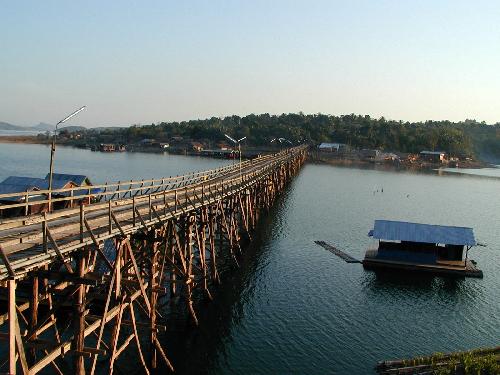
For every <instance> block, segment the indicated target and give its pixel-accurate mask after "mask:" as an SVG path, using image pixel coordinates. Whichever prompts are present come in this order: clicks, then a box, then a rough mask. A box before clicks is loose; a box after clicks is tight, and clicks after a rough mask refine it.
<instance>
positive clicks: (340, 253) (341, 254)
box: [314, 241, 361, 263]
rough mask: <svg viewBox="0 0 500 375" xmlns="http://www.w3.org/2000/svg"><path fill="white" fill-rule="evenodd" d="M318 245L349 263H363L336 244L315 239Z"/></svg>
mask: <svg viewBox="0 0 500 375" xmlns="http://www.w3.org/2000/svg"><path fill="white" fill-rule="evenodd" d="M314 242H315V243H316V244H317V245H319V246H321V247H322V248H324V249H325V250H328V251H329V252H331V253H332V254H335V255H336V256H338V257H339V258H341V259H343V260H345V261H346V262H347V263H361V262H360V261H359V260H357V259H355V258H353V257H352V256H350V255H349V254H346V253H344V252H343V251H342V250H339V249H337V248H336V247H335V246H332V245H330V244H328V243H326V242H325V241H314Z"/></svg>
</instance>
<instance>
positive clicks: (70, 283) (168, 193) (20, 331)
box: [0, 147, 306, 375]
mask: <svg viewBox="0 0 500 375" xmlns="http://www.w3.org/2000/svg"><path fill="white" fill-rule="evenodd" d="M305 156H306V153H305V148H304V147H296V148H292V149H289V150H286V151H283V152H280V153H277V154H274V155H271V156H269V157H265V158H259V159H255V160H253V161H251V162H246V163H245V164H244V166H242V170H241V172H240V170H239V166H238V165H236V166H234V167H233V166H230V167H224V168H223V169H220V170H217V171H216V172H212V173H211V172H210V171H208V172H198V173H195V174H190V175H189V176H190V177H189V178H184V179H182V178H180V179H179V178H176V181H177V183H175V184H174V185H172V184H171V181H170V182H169V183H166V182H159V183H158V184H157V185H155V187H151V186H148V187H146V186H142V189H143V190H141V186H140V185H139V187H136V188H130V189H127V188H126V189H123V188H120V187H118V186H115V187H114V188H113V189H114V190H113V191H114V192H115V193H116V194H115V195H114V196H113V195H112V193H110V192H109V190H108V191H107V193H108V194H111V195H109V196H107V195H105V194H102V195H101V197H104V198H103V199H101V200H99V201H97V202H94V203H92V204H88V205H84V204H83V202H82V201H80V202H79V207H76V208H67V209H61V210H57V211H54V212H51V213H44V214H39V215H31V216H23V217H17V218H13V219H9V220H3V221H1V222H0V256H1V258H2V262H0V292H1V293H0V297H2V296H3V297H2V298H3V300H4V302H5V303H2V304H0V329H1V330H2V332H1V334H0V352H1V353H5V354H7V353H8V355H4V358H3V359H1V360H0V371H8V372H9V373H10V374H15V373H16V371H17V372H22V373H23V374H31V375H34V374H37V373H40V372H41V371H43V372H44V373H49V372H50V373H59V374H62V373H73V374H81V375H83V374H87V373H88V374H90V375H94V374H96V373H103V372H106V373H109V374H112V373H113V371H114V369H120V372H126V371H127V370H126V369H125V368H119V366H121V364H120V363H119V362H118V361H119V360H120V358H121V355H122V353H124V352H125V350H134V351H135V353H136V357H135V360H136V361H135V362H134V367H135V366H137V368H134V370H137V371H141V369H140V368H141V365H142V372H143V373H146V374H151V373H159V372H162V373H163V372H164V371H168V370H170V371H174V365H175V363H174V362H173V361H170V360H169V358H168V356H167V350H166V345H165V342H163V340H162V339H161V336H160V335H159V334H160V332H164V331H165V330H166V329H167V326H168V325H169V324H170V322H169V320H168V316H167V314H165V311H164V310H165V306H166V304H169V306H174V305H175V306H176V308H180V309H181V310H180V311H184V312H185V313H186V314H187V315H188V316H189V317H190V322H192V323H193V324H194V325H199V324H203V322H199V321H198V317H197V316H198V315H197V310H199V309H201V308H202V306H203V305H201V304H198V302H200V301H203V300H205V299H212V294H211V290H213V289H214V288H215V287H216V286H217V285H218V284H220V283H221V282H222V281H223V278H222V277H220V276H219V274H220V273H222V272H226V271H227V270H228V268H227V267H228V266H232V265H235V266H239V264H240V263H239V262H240V261H244V258H242V255H243V253H244V250H245V249H244V247H243V246H242V245H243V243H244V242H245V241H246V240H251V239H252V237H253V235H254V233H255V232H254V231H255V230H256V229H257V225H258V223H259V221H260V220H261V219H260V218H261V216H262V215H263V214H265V213H266V212H268V210H269V209H270V208H271V207H272V206H273V204H274V202H275V201H276V199H277V197H278V196H279V194H280V193H281V192H282V191H283V190H284V189H285V186H286V185H287V184H288V183H289V181H290V180H291V179H292V178H293V176H295V175H296V174H297V173H298V171H299V170H300V167H301V166H302V164H303V162H304V160H305ZM207 175H208V176H210V177H209V178H205V177H204V176H207ZM160 181H161V180H160ZM115 185H117V184H115ZM108 186H109V185H108ZM159 186H161V188H160V189H157V187H159ZM132 189H135V190H132ZM147 189H149V190H147ZM117 192H119V193H117ZM136 192H139V193H137V194H136ZM105 244H106V246H105ZM0 299H1V298H0ZM6 326H7V327H6ZM4 343H5V344H4ZM131 343H132V345H130V344H131ZM2 345H5V346H2ZM159 361H161V362H159ZM122 364H123V363H122ZM49 366H50V368H49ZM161 366H165V367H163V368H162V367H161Z"/></svg>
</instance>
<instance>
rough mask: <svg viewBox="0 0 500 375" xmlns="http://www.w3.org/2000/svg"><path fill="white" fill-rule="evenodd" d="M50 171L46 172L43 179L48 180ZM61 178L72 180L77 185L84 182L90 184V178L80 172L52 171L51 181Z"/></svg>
mask: <svg viewBox="0 0 500 375" xmlns="http://www.w3.org/2000/svg"><path fill="white" fill-rule="evenodd" d="M49 177H50V173H47V176H45V179H46V180H48V179H49ZM55 180H63V181H73V182H74V183H75V184H77V185H78V186H81V185H84V184H85V183H87V184H90V180H89V179H88V177H87V176H84V175H82V174H66V173H54V174H52V181H55Z"/></svg>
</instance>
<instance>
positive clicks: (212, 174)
mask: <svg viewBox="0 0 500 375" xmlns="http://www.w3.org/2000/svg"><path fill="white" fill-rule="evenodd" d="M273 157H274V154H272V155H265V156H262V157H260V158H258V159H254V160H258V161H259V162H264V161H267V160H269V159H271V158H273ZM254 160H246V161H244V162H242V164H241V167H242V168H245V167H246V166H248V165H249V164H251V163H253V162H254ZM239 168H240V165H239V164H237V163H235V164H231V165H227V166H224V167H220V168H216V169H211V170H207V171H196V172H191V173H188V174H185V175H181V176H174V177H172V176H169V177H164V178H158V179H149V180H144V179H143V180H135V181H134V180H130V181H118V182H115V183H105V184H100V185H89V186H78V187H72V188H64V189H52V190H31V191H21V192H15V193H5V194H0V201H3V202H6V201H12V202H19V203H12V204H11V203H8V204H5V203H4V204H1V203H0V217H2V213H3V212H5V211H7V210H12V209H15V208H22V209H24V215H23V216H28V215H29V210H30V207H32V206H40V205H48V204H49V203H51V204H54V203H63V204H65V205H66V206H69V207H73V206H74V205H75V203H76V204H78V202H80V201H82V200H85V199H87V200H89V199H91V200H93V201H95V202H102V201H109V200H117V199H122V198H126V197H129V198H131V197H133V196H139V195H145V194H148V193H150V192H153V191H154V192H160V191H164V190H173V189H178V188H181V187H184V186H189V185H192V184H196V183H199V182H202V181H206V180H210V179H214V178H217V177H220V176H223V175H225V174H227V173H229V172H231V171H236V170H239ZM3 221H4V220H0V223H2V222H3Z"/></svg>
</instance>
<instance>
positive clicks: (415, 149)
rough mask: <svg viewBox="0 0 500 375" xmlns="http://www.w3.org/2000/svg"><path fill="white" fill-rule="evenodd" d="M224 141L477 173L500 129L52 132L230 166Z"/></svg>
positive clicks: (86, 142)
mask: <svg viewBox="0 0 500 375" xmlns="http://www.w3.org/2000/svg"><path fill="white" fill-rule="evenodd" d="M225 134H228V135H230V136H231V137H233V138H235V139H241V138H245V140H244V142H243V143H242V149H243V151H242V154H243V156H244V157H245V156H246V157H253V156H256V155H259V154H264V153H268V152H274V151H278V150H280V149H282V148H284V147H289V146H291V145H297V144H308V145H310V149H311V153H312V154H315V151H314V150H317V148H316V146H318V145H319V144H321V143H329V142H335V144H341V145H342V147H343V149H345V150H346V151H345V152H342V153H338V152H337V153H331V152H330V153H328V152H324V151H322V152H320V153H316V155H313V156H315V159H316V161H318V162H325V163H329V164H341V165H358V164H363V165H366V164H370V163H374V162H375V163H377V164H381V163H389V164H390V163H391V162H392V163H393V164H397V166H398V167H406V168H427V167H435V166H436V165H439V166H451V167H462V168H481V167H485V166H488V164H489V163H496V164H500V123H497V124H495V125H487V124H486V123H484V122H477V121H475V120H465V121H462V122H451V121H426V122H403V121H394V120H386V119H385V118H384V117H381V118H379V119H375V118H371V117H370V116H366V115H365V116H362V115H354V114H350V115H342V116H332V115H325V114H312V115H311V114H309V115H306V114H303V113H302V112H299V113H297V114H295V113H289V114H282V115H269V114H260V115H255V114H251V115H248V116H244V117H239V116H227V117H224V118H218V117H212V118H209V119H204V120H191V121H183V122H161V123H156V124H151V125H132V126H130V127H121V128H112V127H104V128H94V129H87V128H83V127H80V126H69V127H65V128H61V129H59V130H58V135H57V144H58V145H68V146H74V147H78V148H87V149H92V150H94V151H107V152H116V151H120V152H121V151H132V152H137V151H139V152H165V151H168V152H169V153H172V154H184V155H200V154H201V155H204V156H213V157H227V158H234V157H236V155H235V153H234V149H235V147H234V145H233V144H232V143H231V142H230V141H228V139H227V138H226V137H225ZM278 141H279V142H278ZM0 142H8V143H32V144H35V143H36V144H50V142H51V133H50V132H49V131H46V132H45V133H39V134H38V135H31V136H30V135H21V134H20V135H3V136H1V135H0ZM337 150H338V149H337ZM363 151H376V152H377V153H378V152H380V153H381V154H384V155H394V156H397V160H395V159H396V158H394V157H389V158H386V159H390V158H392V160H380V158H377V160H373V158H370V157H367V156H366V155H365V154H364V153H363ZM422 151H439V152H442V153H444V154H446V158H445V159H446V160H444V161H443V162H439V163H428V162H425V160H423V159H422V158H419V154H420V153H421V152H422ZM427 161H428V160H427Z"/></svg>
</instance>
